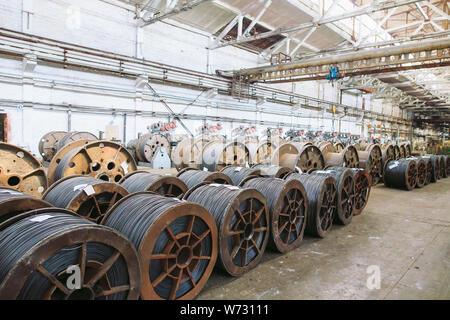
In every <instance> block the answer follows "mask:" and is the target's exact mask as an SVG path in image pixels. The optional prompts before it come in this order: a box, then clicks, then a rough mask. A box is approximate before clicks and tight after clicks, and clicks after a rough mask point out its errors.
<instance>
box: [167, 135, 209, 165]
mask: <svg viewBox="0 0 450 320" xmlns="http://www.w3.org/2000/svg"><path fill="white" fill-rule="evenodd" d="M205 143H206V140H202V139H200V140H196V139H194V138H189V137H185V138H183V139H182V140H181V141H180V142H178V143H177V145H176V147H175V149H174V150H173V152H172V154H171V160H172V163H173V164H174V166H175V168H176V169H177V170H178V171H181V170H182V169H184V168H200V164H201V154H202V150H203V145H204V144H205Z"/></svg>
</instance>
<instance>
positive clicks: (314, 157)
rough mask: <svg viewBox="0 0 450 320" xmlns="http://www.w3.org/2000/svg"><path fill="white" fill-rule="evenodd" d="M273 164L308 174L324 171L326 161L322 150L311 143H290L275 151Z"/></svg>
mask: <svg viewBox="0 0 450 320" xmlns="http://www.w3.org/2000/svg"><path fill="white" fill-rule="evenodd" d="M272 164H274V165H280V166H283V167H288V168H289V169H291V170H297V171H301V172H306V171H308V170H309V169H323V168H324V167H325V160H324V158H323V155H322V153H321V152H320V149H319V148H317V147H316V146H314V145H312V144H311V143H299V142H288V143H285V144H283V145H281V146H279V147H278V148H277V149H276V150H275V153H274V155H273V157H272Z"/></svg>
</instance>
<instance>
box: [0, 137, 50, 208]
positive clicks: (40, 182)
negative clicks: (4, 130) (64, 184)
mask: <svg viewBox="0 0 450 320" xmlns="http://www.w3.org/2000/svg"><path fill="white" fill-rule="evenodd" d="M0 185H4V186H5V187H8V188H11V189H14V190H17V191H20V192H23V193H26V194H29V195H31V196H33V197H35V198H39V199H40V198H41V197H42V194H43V193H44V191H45V189H47V185H48V182H47V175H46V174H45V170H44V167H42V164H41V163H40V161H39V160H38V159H36V158H35V157H34V156H33V155H32V154H31V153H30V152H28V151H26V150H24V149H22V148H19V147H18V146H15V145H12V144H7V143H3V142H0Z"/></svg>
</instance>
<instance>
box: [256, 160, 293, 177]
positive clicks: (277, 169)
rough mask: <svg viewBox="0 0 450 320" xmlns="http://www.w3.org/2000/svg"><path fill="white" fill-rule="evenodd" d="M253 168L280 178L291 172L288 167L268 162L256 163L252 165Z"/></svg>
mask: <svg viewBox="0 0 450 320" xmlns="http://www.w3.org/2000/svg"><path fill="white" fill-rule="evenodd" d="M252 168H253V169H260V170H261V175H264V176H267V177H270V178H280V179H283V178H284V177H285V176H286V175H288V174H289V173H291V172H292V170H291V169H289V168H288V167H281V166H277V165H274V164H273V165H270V164H256V165H254V166H253V167H252Z"/></svg>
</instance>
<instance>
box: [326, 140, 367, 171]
mask: <svg viewBox="0 0 450 320" xmlns="http://www.w3.org/2000/svg"><path fill="white" fill-rule="evenodd" d="M319 148H320V152H321V153H322V155H323V158H324V160H325V167H335V166H339V167H346V168H358V166H359V157H358V151H357V150H356V149H355V147H354V146H347V147H346V148H344V150H342V151H341V152H338V151H337V150H336V148H335V147H334V146H333V145H332V144H331V143H328V142H326V143H322V144H321V145H320V147H319Z"/></svg>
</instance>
